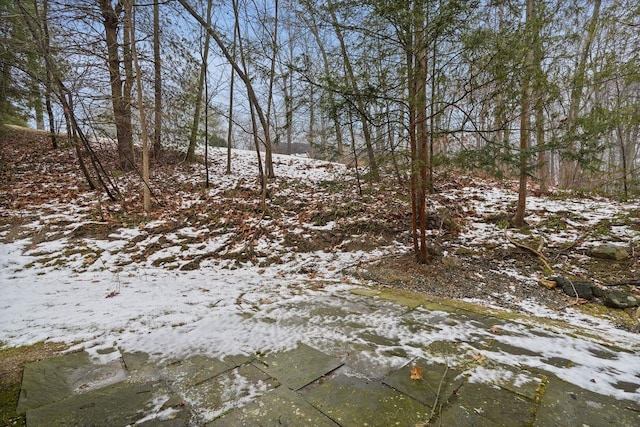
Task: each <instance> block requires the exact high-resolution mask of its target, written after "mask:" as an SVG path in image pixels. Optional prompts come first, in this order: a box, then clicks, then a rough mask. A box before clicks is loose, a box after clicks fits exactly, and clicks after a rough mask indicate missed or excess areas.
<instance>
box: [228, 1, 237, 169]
mask: <svg viewBox="0 0 640 427" xmlns="http://www.w3.org/2000/svg"><path fill="white" fill-rule="evenodd" d="M233 10H234V11H236V10H238V0H233ZM238 19H239V17H238V14H237V13H234V24H233V46H232V47H231V55H232V59H233V60H234V61H235V60H236V46H237V43H238V36H239V34H238V32H239V28H240V23H239V22H238ZM235 81H236V73H235V71H234V68H233V67H231V85H230V87H229V127H228V129H227V175H230V174H231V147H232V144H231V137H232V135H233V92H234V90H235Z"/></svg>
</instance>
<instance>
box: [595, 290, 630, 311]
mask: <svg viewBox="0 0 640 427" xmlns="http://www.w3.org/2000/svg"><path fill="white" fill-rule="evenodd" d="M593 291H594V294H595V295H596V296H597V297H600V298H602V302H603V303H604V305H606V306H607V307H611V308H620V309H623V308H631V307H638V306H640V298H637V297H635V296H633V295H632V294H631V292H630V291H629V290H628V289H603V288H599V287H595V286H594V288H593Z"/></svg>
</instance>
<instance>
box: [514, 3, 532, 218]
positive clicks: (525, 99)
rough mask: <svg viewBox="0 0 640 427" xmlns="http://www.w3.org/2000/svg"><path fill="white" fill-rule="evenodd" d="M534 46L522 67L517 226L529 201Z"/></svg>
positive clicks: (528, 9) (529, 8)
mask: <svg viewBox="0 0 640 427" xmlns="http://www.w3.org/2000/svg"><path fill="white" fill-rule="evenodd" d="M534 2H535V0H527V7H526V21H525V34H526V38H527V40H529V41H533V40H532V39H533V29H532V23H533V20H534V19H533V16H532V14H533V10H534V7H535V5H534ZM533 54H534V52H533V46H532V43H528V44H527V52H526V56H525V60H524V66H523V67H522V73H523V78H522V98H521V101H520V103H521V112H520V114H521V115H520V156H519V158H520V180H519V185H518V206H517V207H516V212H515V214H514V216H513V219H512V220H511V221H512V222H513V225H514V226H516V227H522V226H524V224H525V222H524V215H525V209H526V203H527V164H528V159H529V139H530V126H531V113H530V108H531V106H530V99H531V67H532V65H533Z"/></svg>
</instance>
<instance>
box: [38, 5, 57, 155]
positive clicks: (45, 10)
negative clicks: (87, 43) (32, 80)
mask: <svg viewBox="0 0 640 427" xmlns="http://www.w3.org/2000/svg"><path fill="white" fill-rule="evenodd" d="M36 4H37V3H36ZM48 14H49V0H43V2H42V18H41V19H42V32H43V35H44V40H43V41H42V42H43V47H44V54H45V55H46V56H50V55H51V40H50V38H49V22H48V18H47V16H48ZM44 105H45V108H46V110H47V117H48V118H49V138H51V145H52V146H53V148H58V141H57V139H56V129H55V119H54V117H53V106H52V105H51V72H50V71H49V69H47V68H46V67H45V92H44Z"/></svg>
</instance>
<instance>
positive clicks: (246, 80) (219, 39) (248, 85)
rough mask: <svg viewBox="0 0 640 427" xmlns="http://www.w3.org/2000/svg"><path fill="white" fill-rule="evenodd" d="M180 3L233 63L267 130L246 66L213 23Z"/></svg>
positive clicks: (189, 6) (180, 0)
mask: <svg viewBox="0 0 640 427" xmlns="http://www.w3.org/2000/svg"><path fill="white" fill-rule="evenodd" d="M178 3H180V4H181V5H182V7H183V8H184V9H185V10H186V11H187V12H189V14H190V15H191V16H192V17H193V18H194V19H195V20H196V21H198V23H199V24H200V25H202V26H203V27H204V28H205V29H206V30H207V32H208V33H209V34H210V35H211V37H212V38H213V40H214V41H215V42H216V45H217V46H218V48H220V51H221V52H222V54H223V56H224V57H225V58H226V60H227V61H228V62H229V64H231V66H232V67H233V69H234V70H235V72H236V73H237V74H238V77H240V79H241V80H242V82H243V83H244V85H245V87H246V88H247V96H248V98H249V103H251V104H252V105H253V106H254V107H255V109H256V114H257V116H258V119H259V120H260V124H261V126H262V129H263V132H264V131H265V130H267V129H268V125H267V119H266V117H265V115H264V112H263V111H262V108H261V107H260V103H259V102H258V96H257V95H256V92H255V90H254V89H253V84H252V83H251V79H250V78H249V76H248V75H247V73H246V68H244V69H243V67H241V66H240V64H238V62H237V61H236V60H235V59H234V58H233V56H232V55H231V53H230V52H229V49H228V47H227V45H226V43H225V41H224V40H223V39H222V37H220V36H219V35H218V33H216V31H215V30H214V29H213V28H212V27H211V25H209V24H207V22H206V21H205V20H204V19H202V17H201V16H200V15H198V14H197V13H196V11H195V10H194V9H193V7H191V5H190V4H189V3H188V2H187V1H186V0H178ZM268 135H269V134H268V132H265V137H268Z"/></svg>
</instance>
